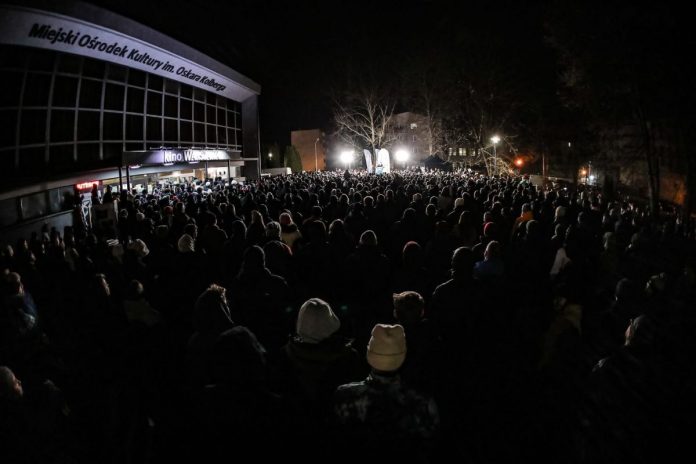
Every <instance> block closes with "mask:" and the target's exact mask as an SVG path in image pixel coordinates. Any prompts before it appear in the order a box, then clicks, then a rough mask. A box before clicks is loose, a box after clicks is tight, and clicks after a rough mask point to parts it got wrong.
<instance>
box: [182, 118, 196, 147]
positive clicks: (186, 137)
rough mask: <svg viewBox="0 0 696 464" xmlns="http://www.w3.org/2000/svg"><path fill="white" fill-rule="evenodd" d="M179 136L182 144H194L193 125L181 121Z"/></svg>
mask: <svg viewBox="0 0 696 464" xmlns="http://www.w3.org/2000/svg"><path fill="white" fill-rule="evenodd" d="M179 130H180V133H179V136H180V137H181V142H188V143H191V142H193V132H192V131H193V124H191V123H190V122H187V121H181V122H180V123H179Z"/></svg>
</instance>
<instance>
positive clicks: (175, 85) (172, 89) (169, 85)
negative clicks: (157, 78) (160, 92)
mask: <svg viewBox="0 0 696 464" xmlns="http://www.w3.org/2000/svg"><path fill="white" fill-rule="evenodd" d="M179 86H180V85H179V82H177V81H173V80H171V79H165V80H164V91H165V92H166V93H170V94H172V95H179Z"/></svg>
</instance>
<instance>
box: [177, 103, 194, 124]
mask: <svg viewBox="0 0 696 464" xmlns="http://www.w3.org/2000/svg"><path fill="white" fill-rule="evenodd" d="M191 105H192V103H191V100H185V99H183V98H182V99H180V100H179V115H180V116H179V117H180V118H181V119H188V120H189V121H190V120H191V114H192V110H191Z"/></svg>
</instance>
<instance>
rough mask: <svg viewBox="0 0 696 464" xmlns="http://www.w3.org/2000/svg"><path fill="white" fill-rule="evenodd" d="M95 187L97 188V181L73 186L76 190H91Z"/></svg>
mask: <svg viewBox="0 0 696 464" xmlns="http://www.w3.org/2000/svg"><path fill="white" fill-rule="evenodd" d="M95 185H96V186H97V187H99V181H98V180H93V181H91V182H81V183H79V184H77V185H75V187H77V189H78V190H92V187H93V186H95Z"/></svg>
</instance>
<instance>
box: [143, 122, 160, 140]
mask: <svg viewBox="0 0 696 464" xmlns="http://www.w3.org/2000/svg"><path fill="white" fill-rule="evenodd" d="M145 140H147V141H148V142H161V141H162V119H161V118H153V117H151V116H148V118H147V136H146V137H145Z"/></svg>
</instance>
